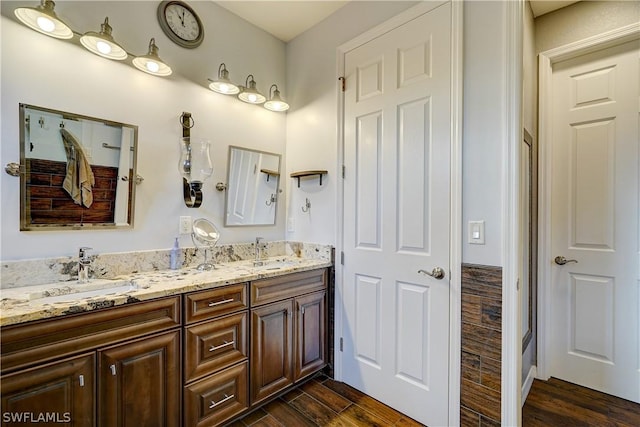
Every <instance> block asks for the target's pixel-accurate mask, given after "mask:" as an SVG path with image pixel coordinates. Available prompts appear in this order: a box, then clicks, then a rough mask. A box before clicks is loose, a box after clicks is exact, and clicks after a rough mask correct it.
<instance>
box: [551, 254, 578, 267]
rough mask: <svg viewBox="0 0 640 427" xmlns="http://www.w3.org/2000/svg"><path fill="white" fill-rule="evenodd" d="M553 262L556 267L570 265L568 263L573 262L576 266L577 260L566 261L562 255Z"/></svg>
mask: <svg viewBox="0 0 640 427" xmlns="http://www.w3.org/2000/svg"><path fill="white" fill-rule="evenodd" d="M553 262H555V263H556V264H558V265H565V264H567V263H570V262H575V263H576V264H577V263H578V260H577V259H566V258H565V257H563V256H562V255H560V256H557V257H555V258H554V259H553Z"/></svg>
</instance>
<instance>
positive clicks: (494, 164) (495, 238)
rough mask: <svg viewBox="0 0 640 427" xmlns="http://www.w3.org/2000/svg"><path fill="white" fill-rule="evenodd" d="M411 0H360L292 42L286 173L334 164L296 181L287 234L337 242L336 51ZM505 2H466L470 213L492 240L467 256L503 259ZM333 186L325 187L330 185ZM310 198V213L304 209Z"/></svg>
mask: <svg viewBox="0 0 640 427" xmlns="http://www.w3.org/2000/svg"><path fill="white" fill-rule="evenodd" d="M412 5H413V3H411V2H353V3H350V4H348V5H347V6H345V7H343V8H342V9H340V10H338V11H337V12H336V13H334V14H333V15H332V16H330V17H329V18H327V19H326V20H325V21H323V22H322V23H321V24H319V25H317V26H316V27H314V28H312V29H311V30H309V31H307V32H306V33H304V34H302V35H301V36H299V37H297V38H295V39H294V40H292V41H291V42H290V43H289V44H288V46H287V83H288V88H289V91H290V92H291V93H290V94H288V95H287V96H288V100H289V102H290V103H291V110H290V112H289V113H288V117H287V162H286V163H287V172H286V173H287V176H288V174H289V173H290V172H292V171H296V170H304V169H327V170H328V171H329V176H328V179H327V180H326V181H327V183H326V184H324V185H323V187H319V186H318V182H317V180H315V181H308V182H304V181H303V183H302V185H301V188H300V189H298V188H297V187H295V185H294V183H293V182H291V183H290V186H289V192H290V193H289V197H288V198H287V200H288V202H289V206H288V209H287V212H288V215H289V217H290V218H293V220H294V221H295V227H296V228H295V232H287V238H288V239H293V240H309V241H314V242H321V243H327V244H336V239H337V237H336V221H337V214H338V213H337V212H336V208H335V206H336V202H335V200H336V197H337V196H336V194H337V190H338V186H339V185H340V180H339V179H340V178H339V171H338V168H337V159H338V153H337V147H338V143H337V137H336V126H337V114H338V113H337V99H338V98H337V84H338V82H337V77H338V74H337V73H338V71H337V69H336V49H337V47H338V46H340V45H341V44H343V43H345V42H347V41H349V40H351V39H352V38H355V37H356V36H357V35H359V34H361V33H363V32H365V31H366V30H367V29H369V28H371V27H373V26H375V25H376V24H378V23H381V22H384V21H385V20H387V19H389V18H391V17H392V16H394V15H396V14H398V13H399V12H401V11H402V10H405V9H407V8H408V7H410V6H412ZM503 6H504V5H503V3H502V2H500V1H495V2H482V1H473V2H466V3H465V6H464V16H465V19H464V25H465V28H464V43H465V50H464V74H465V76H464V134H463V162H464V165H463V169H464V170H463V193H464V195H463V217H464V218H463V219H464V223H465V224H466V222H467V221H469V220H484V221H485V224H486V245H481V246H478V245H469V244H467V243H466V225H465V226H464V227H465V228H464V232H463V234H464V237H465V239H464V246H463V260H464V262H469V263H477V264H487V265H500V264H501V250H502V249H501V240H502V237H501V228H502V224H501V209H502V201H501V200H502V195H501V192H502V190H501V188H502V187H501V176H502V160H501V153H502V151H501V150H502V141H503V140H504V138H505V136H504V129H505V126H504V117H505V112H504V83H503V69H504V64H503V63H504V45H503V42H504V32H505V27H504V20H503V13H504V10H503ZM325 185H326V187H325ZM305 198H309V199H311V201H312V209H311V214H305V213H303V212H302V211H301V209H300V208H301V206H302V205H303V203H304V200H305Z"/></svg>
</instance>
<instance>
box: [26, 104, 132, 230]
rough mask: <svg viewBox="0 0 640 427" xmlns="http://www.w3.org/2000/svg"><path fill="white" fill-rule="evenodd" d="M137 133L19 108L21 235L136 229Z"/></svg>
mask: <svg viewBox="0 0 640 427" xmlns="http://www.w3.org/2000/svg"><path fill="white" fill-rule="evenodd" d="M137 142H138V127H137V126H134V125H129V124H124V123H118V122H113V121H110V120H104V119H99V118H95V117H88V116H84V115H81V114H75V113H68V112H63V111H57V110H52V109H49V108H43V107H37V106H33V105H27V104H20V165H21V169H22V171H23V173H21V174H20V230H21V231H29V230H38V231H44V230H82V229H96V228H121V227H123V228H127V227H132V226H133V213H134V200H135V187H136V185H135V183H136V176H137V175H136V158H137Z"/></svg>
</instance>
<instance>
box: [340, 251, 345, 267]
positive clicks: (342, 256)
mask: <svg viewBox="0 0 640 427" xmlns="http://www.w3.org/2000/svg"><path fill="white" fill-rule="evenodd" d="M340 265H344V252H340Z"/></svg>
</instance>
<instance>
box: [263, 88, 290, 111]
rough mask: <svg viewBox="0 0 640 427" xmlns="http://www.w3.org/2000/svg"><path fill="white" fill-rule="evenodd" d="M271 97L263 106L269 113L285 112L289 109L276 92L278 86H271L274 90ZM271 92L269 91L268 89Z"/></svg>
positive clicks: (278, 92) (277, 91)
mask: <svg viewBox="0 0 640 427" xmlns="http://www.w3.org/2000/svg"><path fill="white" fill-rule="evenodd" d="M274 86H275V90H274V91H273V96H272V97H271V98H269V100H268V101H267V102H265V104H264V108H266V109H267V110H271V111H276V112H279V111H287V110H288V109H289V104H287V103H286V102H285V101H284V100H283V99H282V98H280V91H279V90H278V86H276V85H272V86H271V88H274ZM269 92H271V89H269Z"/></svg>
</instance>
